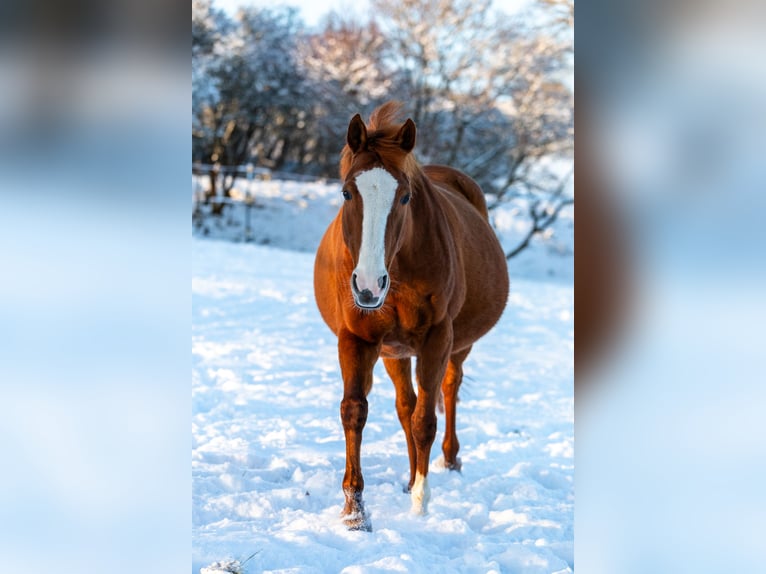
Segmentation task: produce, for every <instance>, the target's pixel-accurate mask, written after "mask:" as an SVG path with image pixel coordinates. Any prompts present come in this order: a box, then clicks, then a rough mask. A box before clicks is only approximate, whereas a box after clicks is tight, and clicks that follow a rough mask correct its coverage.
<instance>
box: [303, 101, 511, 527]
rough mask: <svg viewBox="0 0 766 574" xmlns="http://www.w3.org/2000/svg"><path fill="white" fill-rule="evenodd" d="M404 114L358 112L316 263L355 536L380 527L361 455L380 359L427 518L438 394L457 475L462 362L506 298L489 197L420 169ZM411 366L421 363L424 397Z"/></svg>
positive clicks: (419, 508)
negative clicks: (337, 389)
mask: <svg viewBox="0 0 766 574" xmlns="http://www.w3.org/2000/svg"><path fill="white" fill-rule="evenodd" d="M400 107H401V105H400V104H398V103H394V102H389V103H387V104H384V105H383V106H381V107H379V108H378V109H376V110H375V111H374V112H373V113H372V115H371V117H370V122H369V126H365V124H364V122H363V121H362V118H361V117H360V116H359V114H357V115H356V116H354V118H353V119H352V120H351V123H350V124H349V126H348V134H347V139H346V142H347V143H346V146H345V147H344V148H343V151H342V152H341V162H340V175H341V179H342V180H343V198H344V199H345V201H344V202H343V204H342V207H341V209H340V211H339V213H338V215H337V216H336V217H335V219H334V220H333V222H332V223H331V224H330V226H329V227H328V229H327V231H326V232H325V235H324V237H323V238H322V242H321V243H320V245H319V249H318V250H317V255H316V261H315V264H314V292H315V297H316V301H317V305H318V307H319V311H320V313H321V314H322V318H323V319H324V320H325V322H326V323H327V325H328V326H329V327H330V329H332V331H333V333H335V334H336V335H337V337H338V355H339V359H340V368H341V373H342V376H343V400H342V401H341V405H340V414H341V419H342V421H343V430H344V433H345V438H346V473H345V476H344V477H343V493H344V494H345V499H346V504H345V507H344V508H343V513H342V515H343V517H344V524H345V525H346V526H347V527H348V528H349V529H352V530H371V524H370V520H369V516H368V515H367V512H366V511H365V508H364V503H363V502H362V490H363V489H364V479H363V478H362V470H361V464H360V457H361V444H362V430H363V429H364V425H365V422H366V420H367V398H366V397H367V394H368V393H369V392H370V389H371V387H372V370H373V366H374V365H375V362H376V361H377V360H378V357H382V358H383V364H384V365H385V368H386V371H387V372H388V374H389V376H390V377H391V380H392V381H393V383H394V386H395V388H396V412H397V415H398V416H399V421H400V422H401V425H402V428H403V429H404V435H405V437H406V439H407V451H408V454H409V459H410V481H409V485H408V489H409V491H410V493H411V498H412V511H413V512H414V513H416V514H424V513H425V512H426V511H427V504H428V499H429V487H428V481H427V478H426V477H427V475H428V463H429V457H430V454H431V445H432V444H433V442H434V437H435V436H436V406H437V403H438V402H439V398H440V395H441V394H443V400H444V409H445V413H446V415H445V418H446V430H445V433H444V442H443V444H442V450H443V452H444V462H445V464H446V466H447V467H448V468H450V469H459V468H460V460H459V458H458V456H457V453H458V448H459V445H458V440H457V436H456V435H455V406H456V405H455V403H456V402H457V394H458V388H459V387H460V383H461V381H462V378H463V369H462V365H463V361H465V359H466V357H467V356H468V353H469V352H470V351H471V345H473V343H474V342H475V341H476V340H477V339H478V338H479V337H481V336H482V335H484V334H485V333H486V332H487V331H489V329H490V328H491V327H492V326H493V325H494V324H495V323H496V322H497V320H498V319H499V318H500V315H501V314H502V312H503V309H504V308H505V304H506V300H507V298H508V271H507V267H506V262H505V256H504V254H503V251H502V248H501V247H500V244H499V242H498V240H497V238H496V237H495V234H494V232H493V231H492V228H491V227H490V225H489V222H488V215H487V206H486V202H485V200H484V195H483V194H482V191H481V189H480V188H479V186H478V184H476V182H474V181H473V180H472V179H471V178H469V177H468V176H467V175H465V174H463V173H461V172H459V171H457V170H455V169H452V168H449V167H444V166H430V165H429V166H423V167H421V166H420V165H419V164H418V162H417V161H416V160H415V158H414V157H413V155H412V153H411V152H412V150H413V148H414V147H415V133H416V130H415V124H414V123H413V121H412V120H411V119H408V120H407V121H406V122H404V123H403V124H400V123H398V122H397V119H396V118H397V116H398V114H399V110H400ZM411 357H417V363H416V368H415V373H416V377H417V385H418V392H417V395H416V394H415V391H414V389H413V386H412V370H411V363H410V360H411Z"/></svg>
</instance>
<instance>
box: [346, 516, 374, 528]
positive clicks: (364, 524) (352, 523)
mask: <svg viewBox="0 0 766 574" xmlns="http://www.w3.org/2000/svg"><path fill="white" fill-rule="evenodd" d="M343 525H344V526H345V527H346V528H347V529H348V530H350V531H354V530H361V531H363V532H372V522H370V517H369V516H367V513H366V512H363V513H356V514H353V515H349V516H347V517H346V518H344V519H343Z"/></svg>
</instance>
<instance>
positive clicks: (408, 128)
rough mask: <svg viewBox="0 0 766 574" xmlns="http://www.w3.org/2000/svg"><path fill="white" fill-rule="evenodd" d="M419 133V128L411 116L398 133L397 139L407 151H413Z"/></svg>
mask: <svg viewBox="0 0 766 574" xmlns="http://www.w3.org/2000/svg"><path fill="white" fill-rule="evenodd" d="M416 135H417V129H415V122H413V121H412V120H411V119H410V118H407V121H406V122H404V125H403V126H402V127H401V129H400V130H399V133H398V134H396V139H397V141H398V142H399V146H400V147H401V148H402V149H403V150H404V151H406V152H410V151H412V149H413V148H414V147H415V136H416Z"/></svg>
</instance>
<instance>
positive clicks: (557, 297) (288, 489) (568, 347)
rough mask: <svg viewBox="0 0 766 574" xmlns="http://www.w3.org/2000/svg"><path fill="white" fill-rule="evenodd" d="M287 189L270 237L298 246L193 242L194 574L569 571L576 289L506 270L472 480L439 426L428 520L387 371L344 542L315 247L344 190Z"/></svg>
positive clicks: (469, 445)
mask: <svg viewBox="0 0 766 574" xmlns="http://www.w3.org/2000/svg"><path fill="white" fill-rule="evenodd" d="M264 183H266V182H264ZM274 185H275V186H276V185H280V188H279V189H278V190H277V189H276V188H275V189H274V198H275V201H274V202H272V203H271V204H268V206H266V207H263V208H262V209H261V210H260V211H262V212H263V213H262V215H263V214H269V217H268V218H265V219H263V218H262V219H261V220H259V221H260V222H261V225H262V226H261V228H260V230H259V231H258V232H259V233H263V234H264V235H263V237H264V238H266V237H269V235H268V234H269V233H276V234H279V237H278V239H276V240H275V239H273V235H272V236H271V237H272V239H271V240H272V242H280V241H284V242H286V243H287V245H286V246H287V247H291V248H292V250H289V249H281V248H276V247H273V246H268V245H255V244H252V243H236V242H231V241H212V240H209V239H202V238H200V237H199V235H201V234H198V237H195V238H193V239H192V255H193V267H192V269H193V274H192V409H193V411H192V481H193V507H192V546H193V553H192V572H193V573H194V574H200V573H202V572H203V569H205V568H207V569H208V570H207V571H208V572H231V571H240V569H241V572H243V573H248V574H249V573H255V572H281V573H288V572H289V573H302V574H304V573H305V574H308V573H314V572H316V573H325V572H342V573H345V574H350V573H362V572H364V573H374V572H415V573H417V572H429V573H432V572H461V573H473V572H475V573H482V574H484V573H487V572H498V573H499V572H514V573H522V574H532V573H534V574H537V573H540V574H542V573H545V574H551V573H564V572H572V571H573V570H574V557H573V527H574V482H573V481H574V459H573V445H574V430H573V428H574V425H573V422H574V420H573V419H574V410H573V347H574V343H573V298H574V295H573V289H572V287H571V285H570V284H568V283H567V282H565V281H550V282H549V281H538V280H530V279H520V278H518V277H516V276H514V274H513V272H511V280H512V283H511V294H510V297H509V301H508V307H507V309H506V312H505V314H504V316H503V318H502V319H501V321H500V322H499V323H498V325H497V326H496V327H495V328H494V329H493V330H492V331H491V332H490V333H489V334H488V335H486V336H485V337H484V338H483V339H481V340H480V341H479V342H478V343H477V344H476V345H475V346H474V349H473V352H472V353H471V355H470V356H469V358H468V360H467V361H466V363H465V380H464V383H463V386H462V387H461V391H460V396H461V402H460V403H459V405H458V419H457V431H458V437H459V439H460V444H461V450H460V456H461V459H462V462H463V467H462V471H461V472H460V473H458V472H454V471H448V470H446V469H444V467H443V464H442V462H441V438H442V432H443V428H444V421H443V418H442V417H441V415H440V418H439V431H438V433H437V438H436V442H435V443H434V448H433V450H432V457H431V466H430V472H429V475H428V482H429V486H430V488H431V501H430V504H429V508H428V514H426V515H425V516H414V515H412V514H411V512H410V497H409V495H407V494H405V493H404V492H403V488H404V486H405V485H406V483H407V480H408V478H409V477H408V472H409V465H408V461H407V452H406V445H405V440H404V435H403V433H402V430H401V427H400V426H399V422H398V419H397V417H396V413H395V409H394V389H393V385H392V384H391V382H390V381H389V380H388V378H387V376H386V374H385V371H384V369H383V368H382V364H380V363H379V364H378V365H376V367H375V372H374V386H373V390H372V392H371V394H370V396H369V416H368V421H367V425H366V427H365V431H364V441H363V444H362V468H363V472H364V478H365V491H364V496H365V502H366V505H367V509H368V511H369V512H370V515H371V521H372V527H373V531H372V532H371V533H367V532H349V531H347V530H346V529H345V528H344V527H343V525H342V524H341V521H340V519H339V514H340V511H341V508H342V503H343V494H342V491H341V481H342V477H343V471H344V461H345V443H344V439H343V430H342V426H341V422H340V415H339V407H340V399H341V394H342V384H341V378H340V371H339V367H338V362H337V350H336V341H335V337H334V335H333V334H332V333H331V332H330V331H329V329H328V328H327V327H326V326H325V325H324V323H323V322H322V320H321V318H320V316H319V313H318V311H317V309H316V306H315V304H314V300H313V287H312V268H313V254H312V253H311V243H310V242H311V241H313V240H314V234H315V232H316V229H319V230H320V235H321V230H323V229H324V226H326V224H327V222H328V221H329V219H330V218H331V217H332V215H333V214H334V212H335V210H337V204H339V201H340V199H339V195H340V193H339V190H338V188H337V187H334V186H333V184H326V185H325V184H305V183H301V184H299V183H290V184H285V183H284V182H283V183H282V184H276V183H275V184H274ZM290 193H292V194H293V200H290V201H288V200H286V199H285V196H286V194H290ZM264 197H266V195H265V194H264V195H263V196H262V197H261V198H260V199H259V201H266V200H265V199H263V198H264ZM312 197H314V198H318V199H320V201H316V202H314V204H315V207H312V209H309V208H308V205H309V204H310V201H309V200H310V199H311V198H312ZM277 199H278V201H277ZM301 201H305V202H306V206H304V207H301V203H300V202H301ZM253 211H254V212H255V211H256V210H255V209H253ZM288 216H289V218H288V219H286V218H285V217H288ZM254 221H255V220H254ZM264 221H267V222H269V223H263V222H264ZM241 231H242V230H241V229H240V232H241ZM232 239H236V237H232ZM290 242H293V243H292V244H291V243H290ZM313 245H314V246H315V245H316V243H314V244H313ZM296 247H297V248H299V249H300V248H303V251H301V250H295V249H296Z"/></svg>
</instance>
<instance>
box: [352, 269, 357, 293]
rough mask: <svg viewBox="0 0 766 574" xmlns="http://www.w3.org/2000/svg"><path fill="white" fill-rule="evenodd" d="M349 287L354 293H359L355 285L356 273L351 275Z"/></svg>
mask: <svg viewBox="0 0 766 574" xmlns="http://www.w3.org/2000/svg"><path fill="white" fill-rule="evenodd" d="M351 286H352V287H353V288H354V291H356V292H357V293H359V285H357V284H356V273H352V274H351Z"/></svg>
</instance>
